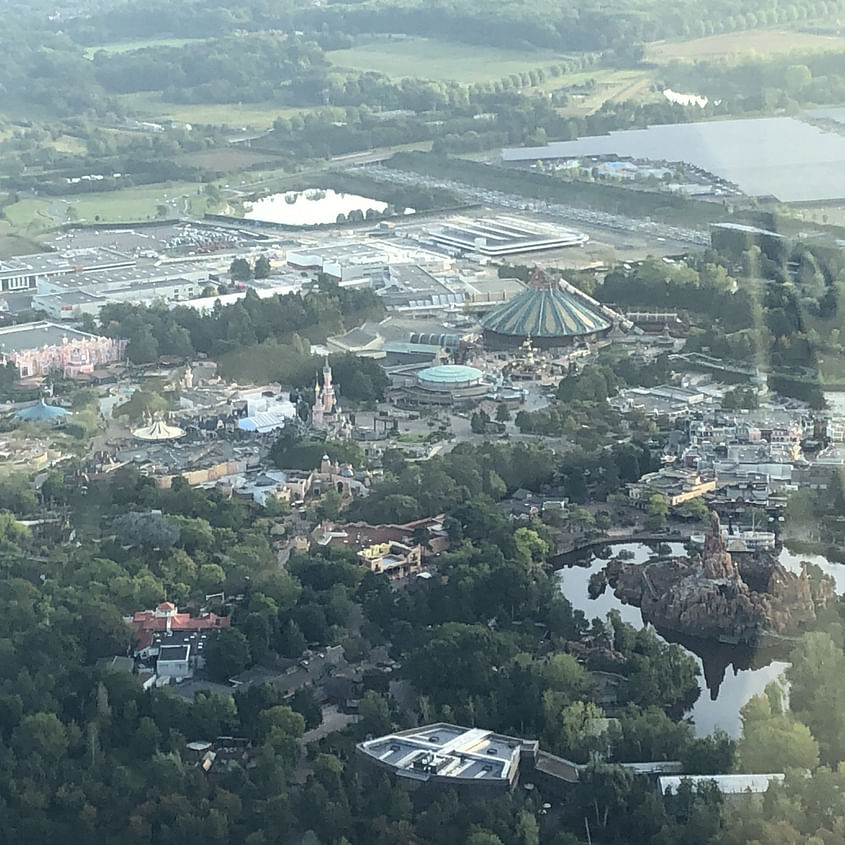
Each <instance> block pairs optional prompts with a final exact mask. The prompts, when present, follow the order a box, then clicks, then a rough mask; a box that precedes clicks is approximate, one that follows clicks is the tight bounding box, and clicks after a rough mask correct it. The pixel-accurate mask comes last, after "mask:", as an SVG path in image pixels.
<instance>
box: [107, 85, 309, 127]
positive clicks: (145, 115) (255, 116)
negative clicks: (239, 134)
mask: <svg viewBox="0 0 845 845" xmlns="http://www.w3.org/2000/svg"><path fill="white" fill-rule="evenodd" d="M120 101H121V102H122V103H123V104H124V105H125V106H126V108H128V109H131V110H132V111H133V112H134V114H135V115H136V116H137V117H139V118H141V119H146V120H154V121H162V120H175V121H179V122H181V123H196V124H212V125H214V126H224V125H225V126H231V127H238V128H240V127H244V128H251V129H258V130H260V129H269V128H270V127H271V126H272V125H273V121H274V120H275V119H276V118H277V117H290V116H291V115H294V114H301V113H302V112H306V111H309V109H301V108H289V107H287V106H279V105H274V104H273V103H238V104H227V103H223V104H220V103H211V104H205V103H201V104H193V103H166V102H164V101H163V100H162V99H161V96H160V95H159V94H155V93H150V92H148V91H144V92H141V93H138V94H124V95H123V96H121V97H120Z"/></svg>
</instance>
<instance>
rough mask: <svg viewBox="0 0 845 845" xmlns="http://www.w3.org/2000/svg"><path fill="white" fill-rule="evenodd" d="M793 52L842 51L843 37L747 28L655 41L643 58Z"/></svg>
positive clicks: (683, 58)
mask: <svg viewBox="0 0 845 845" xmlns="http://www.w3.org/2000/svg"><path fill="white" fill-rule="evenodd" d="M793 50H843V51H845V38H837V37H835V36H830V35H814V34H812V33H808V32H787V31H785V30H780V29H749V30H746V31H745V32H729V33H726V34H724V35H711V36H709V37H707V38H695V39H693V40H692V41H655V42H654V43H652V44H649V45H648V49H647V53H646V55H647V58H648V60H649V61H652V62H657V63H660V64H665V63H667V62H671V61H681V62H697V61H702V60H709V59H739V58H743V57H745V58H748V57H749V56H752V55H756V56H767V55H774V54H775V53H790V52H792V51H793Z"/></svg>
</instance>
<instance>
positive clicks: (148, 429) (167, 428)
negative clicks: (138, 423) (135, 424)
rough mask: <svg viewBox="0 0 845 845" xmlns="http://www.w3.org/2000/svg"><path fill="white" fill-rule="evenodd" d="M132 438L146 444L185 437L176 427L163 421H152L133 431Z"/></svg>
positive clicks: (182, 430) (183, 431)
mask: <svg viewBox="0 0 845 845" xmlns="http://www.w3.org/2000/svg"><path fill="white" fill-rule="evenodd" d="M132 436H133V437H135V438H137V439H138V440H143V441H145V442H147V443H163V442H165V441H167V440H178V439H179V438H180V437H184V436H185V430H184V429H182V428H179V426H178V425H169V424H168V423H166V422H165V421H164V420H153V421H152V422H151V423H150V424H149V425H145V426H142V427H141V428H136V429H133V431H132Z"/></svg>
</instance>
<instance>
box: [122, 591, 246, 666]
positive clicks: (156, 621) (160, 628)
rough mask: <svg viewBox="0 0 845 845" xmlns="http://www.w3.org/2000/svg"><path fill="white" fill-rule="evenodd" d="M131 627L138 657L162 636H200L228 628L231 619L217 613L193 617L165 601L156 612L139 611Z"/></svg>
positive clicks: (131, 621) (132, 620) (130, 622)
mask: <svg viewBox="0 0 845 845" xmlns="http://www.w3.org/2000/svg"><path fill="white" fill-rule="evenodd" d="M129 626H130V627H131V628H132V629H133V631H134V632H135V654H136V655H137V654H141V653H142V652H144V651H145V650H148V649H149V648H150V647H151V646H153V644H154V643H156V642H158V641H159V640H160V639H161V636H162V634H164V635H165V636H167V635H168V634H172V633H175V632H179V633H181V634H199V633H206V632H208V631H211V630H215V629H217V628H227V627H228V626H229V617H228V616H218V615H217V614H216V613H206V614H203V615H202V616H191V614H190V613H179V608H177V607H176V605H175V604H173V602H169V601H164V602H162V603H161V604H160V605H158V607H156V609H155V610H139V611H138V612H137V613H136V614H135V615H134V616H133V617H132V619H131V620H130V621H129Z"/></svg>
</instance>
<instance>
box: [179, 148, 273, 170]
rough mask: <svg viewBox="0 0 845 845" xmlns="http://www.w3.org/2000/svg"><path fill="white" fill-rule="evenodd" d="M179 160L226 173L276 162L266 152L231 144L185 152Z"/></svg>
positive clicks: (270, 164) (271, 165) (270, 165)
mask: <svg viewBox="0 0 845 845" xmlns="http://www.w3.org/2000/svg"><path fill="white" fill-rule="evenodd" d="M179 162H180V163H181V164H187V165H190V166H193V167H202V168H205V169H208V170H217V171H222V172H226V173H232V172H235V171H240V170H249V169H250V168H253V167H256V166H258V165H262V166H266V167H273V165H274V164H276V160H275V159H274V158H273V156H270V155H267V154H266V153H258V152H252V151H251V150H247V149H241V148H239V147H231V146H230V147H221V148H219V149H212V150H199V151H197V152H194V153H186V154H185V155H184V156H182V157H181V158H180V159H179Z"/></svg>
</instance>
